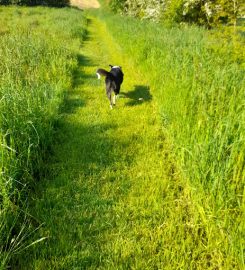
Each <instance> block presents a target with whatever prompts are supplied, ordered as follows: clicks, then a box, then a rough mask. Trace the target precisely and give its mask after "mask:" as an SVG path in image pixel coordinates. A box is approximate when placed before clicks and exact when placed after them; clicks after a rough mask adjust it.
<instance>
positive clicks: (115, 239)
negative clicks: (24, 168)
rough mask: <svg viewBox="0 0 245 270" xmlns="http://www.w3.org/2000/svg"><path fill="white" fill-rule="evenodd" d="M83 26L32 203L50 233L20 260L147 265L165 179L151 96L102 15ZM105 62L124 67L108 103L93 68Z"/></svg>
mask: <svg viewBox="0 0 245 270" xmlns="http://www.w3.org/2000/svg"><path fill="white" fill-rule="evenodd" d="M88 28H89V29H88V30H89V35H88V39H87V41H85V42H84V44H83V46H82V48H81V55H80V57H79V70H78V71H77V73H76V77H75V84H74V89H73V90H72V91H70V92H69V93H68V96H67V100H66V103H65V105H64V108H63V109H62V114H61V117H60V119H59V121H58V127H57V132H56V140H55V143H54V145H53V156H52V158H51V160H49V164H48V170H49V175H48V177H47V179H46V180H45V181H42V182H41V183H40V184H39V187H38V190H37V193H38V194H39V195H37V197H36V198H34V200H35V205H34V206H33V207H32V212H33V215H34V216H36V217H38V218H39V220H40V222H43V223H44V225H43V227H42V228H41V229H40V234H41V236H42V237H44V236H48V237H49V238H48V240H47V241H45V242H42V243H40V244H38V246H36V247H35V249H33V250H30V253H29V255H27V257H25V258H24V261H23V263H22V268H23V269H113V270H114V269H129V268H130V269H131V268H132V269H148V267H149V269H152V268H151V267H150V265H151V264H152V261H153V258H154V256H155V255H156V253H157V247H158V246H159V232H160V230H161V227H162V218H163V215H162V209H163V206H162V203H163V202H162V194H163V190H164V188H165V187H166V185H168V184H167V182H168V181H167V180H166V177H165V173H164V166H165V164H164V159H163V151H164V150H163V146H162V143H161V141H163V138H162V135H161V128H160V127H161V125H160V120H159V117H158V112H157V108H156V107H155V102H154V98H153V97H152V93H151V89H149V87H148V84H147V81H146V80H145V79H144V74H141V73H140V72H139V71H137V69H136V68H135V67H134V65H133V64H132V63H131V62H130V60H128V59H127V58H126V57H123V54H122V52H121V49H120V48H119V47H117V45H116V44H115V43H114V41H113V40H112V38H111V37H110V35H109V34H108V33H107V31H106V27H105V25H104V24H103V23H100V22H99V21H98V20H97V19H95V18H92V19H90V20H89V26H88ZM108 64H114V65H121V66H122V67H123V71H124V73H125V81H124V83H123V85H122V92H121V94H122V96H121V98H120V99H119V100H118V101H117V105H116V107H115V108H114V109H113V110H110V108H109V102H108V100H107V98H106V95H105V89H104V88H105V87H104V81H103V80H102V81H98V80H97V77H96V75H95V72H96V69H97V68H98V67H102V68H106V67H107V66H108ZM139 98H143V99H144V100H143V101H139ZM160 137H161V140H160ZM164 179H165V180H164ZM159 183H161V184H159ZM158 259H159V258H157V257H155V259H154V260H155V262H154V263H153V265H155V266H156V265H157V261H158V263H159V260H158Z"/></svg>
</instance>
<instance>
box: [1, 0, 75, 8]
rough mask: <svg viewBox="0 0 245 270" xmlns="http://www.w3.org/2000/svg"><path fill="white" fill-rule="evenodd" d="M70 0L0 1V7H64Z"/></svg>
mask: <svg viewBox="0 0 245 270" xmlns="http://www.w3.org/2000/svg"><path fill="white" fill-rule="evenodd" d="M69 4H70V0H0V5H26V6H38V5H42V6H52V7H65V6H68V5H69Z"/></svg>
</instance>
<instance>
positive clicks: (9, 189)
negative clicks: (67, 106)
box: [0, 7, 86, 268]
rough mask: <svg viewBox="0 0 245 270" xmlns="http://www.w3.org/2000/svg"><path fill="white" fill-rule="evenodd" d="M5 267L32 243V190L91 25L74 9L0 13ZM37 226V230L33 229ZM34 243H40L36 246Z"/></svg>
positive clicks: (0, 211) (0, 206) (0, 201)
mask: <svg viewBox="0 0 245 270" xmlns="http://www.w3.org/2000/svg"><path fill="white" fill-rule="evenodd" d="M0 14H1V16H0V37H1V39H0V56H1V63H0V80H1V81H0V165H1V174H0V188H1V189H0V220H1V222H0V232H1V234H0V267H1V268H4V267H5V266H6V265H7V264H8V261H9V259H10V257H11V256H13V255H14V254H16V253H19V252H21V251H22V250H23V249H25V248H26V247H27V246H29V245H30V244H31V243H30V242H29V238H30V237H29V236H30V235H32V233H33V230H34V229H33V228H32V226H31V225H30V223H31V221H30V220H32V219H33V217H31V216H30V215H29V213H28V210H27V204H28V201H27V191H28V189H29V188H30V187H31V186H32V185H31V183H32V182H35V181H36V180H38V179H39V178H40V174H41V173H43V171H44V166H45V165H44V164H45V162H44V159H43V158H45V156H46V154H47V152H48V151H49V147H50V144H51V142H52V138H53V124H54V121H55V119H56V118H57V114H58V110H59V107H60V104H61V103H62V101H63V97H64V93H65V91H67V90H68V89H69V88H70V87H71V85H72V76H73V72H74V70H75V68H76V66H77V52H78V50H79V46H80V43H81V40H82V39H83V37H84V35H85V27H86V20H85V19H84V18H83V17H82V15H81V12H80V11H77V10H72V9H62V10H61V9H48V8H41V7H38V8H19V7H1V8H0ZM34 227H35V226H34ZM33 243H35V240H34V241H33V242H32V244H33Z"/></svg>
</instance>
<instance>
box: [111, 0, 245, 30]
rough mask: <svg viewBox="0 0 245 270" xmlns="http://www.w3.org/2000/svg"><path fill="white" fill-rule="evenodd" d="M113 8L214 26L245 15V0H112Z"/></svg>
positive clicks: (147, 16) (176, 20) (162, 18)
mask: <svg viewBox="0 0 245 270" xmlns="http://www.w3.org/2000/svg"><path fill="white" fill-rule="evenodd" d="M111 6H112V7H113V11H117V12H121V13H124V14H128V15H131V16H136V17H140V18H150V19H153V20H157V21H159V20H163V21H165V22H166V21H167V22H188V23H197V24H199V25H206V26H208V27H211V26H213V25H216V24H219V23H227V22H231V23H235V22H236V20H237V18H238V17H239V16H242V15H244V7H245V4H244V1H243V0H232V1H230V0H208V1H206V0H152V1H144V0H126V1H124V0H111Z"/></svg>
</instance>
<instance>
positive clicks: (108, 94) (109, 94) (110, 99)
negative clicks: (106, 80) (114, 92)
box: [106, 90, 113, 109]
mask: <svg viewBox="0 0 245 270" xmlns="http://www.w3.org/2000/svg"><path fill="white" fill-rule="evenodd" d="M106 95H107V97H108V99H109V101H110V108H111V109H112V108H113V106H112V105H113V103H112V96H111V91H110V90H107V91H106Z"/></svg>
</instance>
